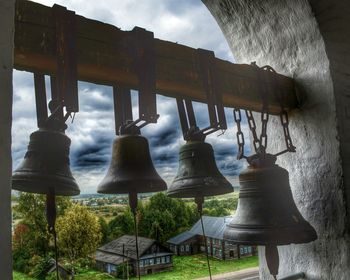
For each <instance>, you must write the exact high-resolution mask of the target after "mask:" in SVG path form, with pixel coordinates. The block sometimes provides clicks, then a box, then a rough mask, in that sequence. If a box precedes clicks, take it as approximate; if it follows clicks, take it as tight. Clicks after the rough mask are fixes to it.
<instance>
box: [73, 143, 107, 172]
mask: <svg viewBox="0 0 350 280" xmlns="http://www.w3.org/2000/svg"><path fill="white" fill-rule="evenodd" d="M110 150H111V147H110V141H106V140H104V139H98V142H96V143H94V144H93V145H91V146H83V147H82V148H81V149H79V150H77V151H75V152H74V153H72V155H71V158H73V161H72V167H73V168H75V169H83V168H86V167H89V168H95V167H99V166H104V165H106V164H107V163H108V162H109V161H110V155H111V153H110V152H108V151H110Z"/></svg>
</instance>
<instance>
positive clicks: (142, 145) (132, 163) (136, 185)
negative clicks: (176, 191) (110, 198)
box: [97, 135, 166, 194]
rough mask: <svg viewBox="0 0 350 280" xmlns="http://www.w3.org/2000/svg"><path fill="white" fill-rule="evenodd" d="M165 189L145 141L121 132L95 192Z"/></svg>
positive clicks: (118, 192)
mask: <svg viewBox="0 0 350 280" xmlns="http://www.w3.org/2000/svg"><path fill="white" fill-rule="evenodd" d="M164 190H166V183H165V182H164V181H163V180H162V178H161V177H160V176H159V175H158V173H157V171H156V170H155V168H154V166H153V162H152V159H151V156H150V152H149V147H148V141H147V139H146V138H145V137H143V136H140V135H122V136H120V137H118V138H117V139H116V140H115V141H114V143H113V150H112V160H111V163H110V166H109V169H108V172H107V175H106V176H105V178H104V179H103V180H102V182H101V183H100V185H99V186H98V189H97V192H99V193H104V194H123V193H146V192H159V191H164Z"/></svg>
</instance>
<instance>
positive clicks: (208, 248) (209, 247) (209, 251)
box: [208, 246, 210, 254]
mask: <svg viewBox="0 0 350 280" xmlns="http://www.w3.org/2000/svg"><path fill="white" fill-rule="evenodd" d="M208 254H210V246H208Z"/></svg>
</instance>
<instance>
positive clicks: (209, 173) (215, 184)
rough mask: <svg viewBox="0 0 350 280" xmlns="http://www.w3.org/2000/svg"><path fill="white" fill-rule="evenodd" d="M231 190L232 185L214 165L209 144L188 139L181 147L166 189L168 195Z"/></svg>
mask: <svg viewBox="0 0 350 280" xmlns="http://www.w3.org/2000/svg"><path fill="white" fill-rule="evenodd" d="M232 191H233V187H232V185H231V184H230V183H229V182H228V181H227V180H226V178H225V177H224V176H223V175H222V174H221V173H220V171H219V170H218V168H217V166H216V163H215V158H214V151H213V148H212V146H211V145H210V144H208V143H205V142H204V141H188V142H187V143H186V144H185V145H183V146H182V147H181V149H180V155H179V168H178V172H177V175H176V177H175V179H174V181H173V183H172V184H171V186H170V187H169V189H168V195H169V196H170V197H177V198H190V197H205V196H213V195H220V194H225V193H229V192H232Z"/></svg>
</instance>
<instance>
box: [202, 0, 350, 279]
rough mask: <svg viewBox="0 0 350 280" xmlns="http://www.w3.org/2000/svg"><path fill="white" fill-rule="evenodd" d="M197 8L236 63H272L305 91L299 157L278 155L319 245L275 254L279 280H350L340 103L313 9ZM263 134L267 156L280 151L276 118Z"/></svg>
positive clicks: (239, 4)
mask: <svg viewBox="0 0 350 280" xmlns="http://www.w3.org/2000/svg"><path fill="white" fill-rule="evenodd" d="M202 1H203V3H204V4H205V5H206V6H207V7H208V9H209V10H210V11H211V13H212V14H213V16H214V17H215V18H216V20H217V22H218V24H219V26H220V27H221V29H222V31H223V33H224V34H225V37H226V39H227V41H228V43H229V45H230V47H231V50H232V53H233V56H234V58H235V61H236V63H250V62H252V61H256V62H257V64H258V65H260V66H263V65H266V64H269V65H271V66H272V67H273V68H274V69H275V70H276V71H277V72H279V73H282V74H285V75H287V76H290V77H293V78H294V79H295V80H296V82H297V84H298V87H299V88H300V90H301V91H302V92H304V96H303V97H302V99H303V103H302V106H301V108H300V109H297V110H294V111H293V112H291V114H290V131H291V136H292V139H293V140H294V145H295V146H296V147H297V152H296V153H295V154H287V155H283V156H281V157H280V158H279V159H278V164H279V165H281V166H282V167H284V168H286V169H287V170H288V171H289V173H290V184H291V188H292V193H293V196H294V199H295V202H296V204H297V206H298V208H299V210H300V212H301V213H302V215H303V216H304V217H305V218H306V219H307V220H308V221H309V222H310V223H311V224H312V225H313V226H314V227H315V229H316V231H317V233H318V236H319V238H318V240H317V241H315V242H312V243H310V244H303V245H290V246H283V247H280V248H279V253H280V271H279V275H280V276H284V275H288V274H292V273H297V272H305V273H306V276H307V279H324V280H333V279H334V280H346V279H350V261H349V246H350V239H349V236H348V233H347V217H346V212H347V211H346V206H347V205H346V191H345V188H344V185H343V170H344V169H343V161H342V159H343V157H342V152H341V149H340V144H341V143H340V139H341V136H342V135H341V131H340V130H339V119H338V118H339V114H338V112H337V109H338V107H337V103H338V101H337V100H338V98H336V96H337V95H336V94H335V89H336V87H335V85H334V83H333V82H335V80H333V79H334V75H333V76H332V75H331V69H332V68H330V59H329V57H328V53H327V52H326V45H325V40H324V37H323V36H322V33H321V31H320V27H319V23H318V22H317V18H316V17H315V14H314V10H315V7H313V8H312V7H311V6H310V4H309V2H308V1H306V0H280V1H273V0H265V1H247V0H220V1H210V0H202ZM314 2H316V1H314ZM321 2H326V1H321ZM335 2H336V1H335ZM326 10H327V9H326ZM326 10H324V9H323V10H322V11H323V12H326ZM326 29H327V28H326ZM331 64H332V63H331ZM336 101H337V102H336ZM349 116H350V114H349ZM349 131H350V128H349ZM268 135H269V144H268V145H269V148H268V151H269V152H271V153H275V152H278V151H280V150H283V148H284V140H283V133H282V128H281V126H280V124H279V120H278V119H277V118H276V117H275V118H272V119H271V120H270V123H269V128H268ZM259 256H260V277H261V279H272V278H271V277H270V275H269V273H268V270H267V268H266V263H265V259H264V249H263V248H259Z"/></svg>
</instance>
